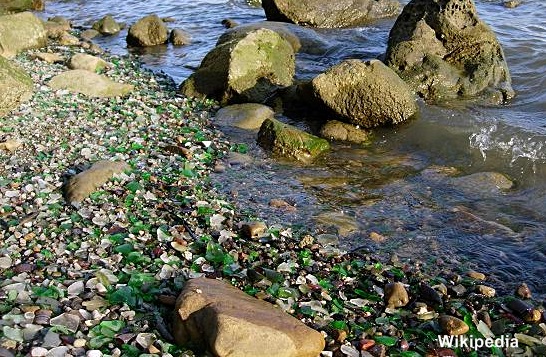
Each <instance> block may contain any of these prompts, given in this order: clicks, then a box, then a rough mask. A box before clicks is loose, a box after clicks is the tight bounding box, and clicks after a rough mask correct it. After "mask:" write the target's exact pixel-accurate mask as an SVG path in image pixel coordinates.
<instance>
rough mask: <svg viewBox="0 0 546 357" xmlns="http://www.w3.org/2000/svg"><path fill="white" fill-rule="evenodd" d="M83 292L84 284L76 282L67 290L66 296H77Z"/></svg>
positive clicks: (80, 281) (79, 281)
mask: <svg viewBox="0 0 546 357" xmlns="http://www.w3.org/2000/svg"><path fill="white" fill-rule="evenodd" d="M84 290H85V284H84V283H83V281H82V280H78V281H75V282H73V283H72V284H70V285H69V286H68V288H67V291H68V295H70V296H74V295H79V294H80V293H82V292H83V291H84Z"/></svg>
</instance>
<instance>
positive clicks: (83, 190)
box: [64, 160, 130, 203]
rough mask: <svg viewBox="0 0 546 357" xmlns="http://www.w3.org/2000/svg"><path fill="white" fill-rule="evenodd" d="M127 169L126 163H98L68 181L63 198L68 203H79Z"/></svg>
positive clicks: (107, 161) (105, 161) (106, 161)
mask: <svg viewBox="0 0 546 357" xmlns="http://www.w3.org/2000/svg"><path fill="white" fill-rule="evenodd" d="M129 168H130V167H129V165H128V164H127V163H125V162H121V161H109V160H103V161H98V162H96V163H94V164H93V166H91V167H90V168H89V169H87V170H85V171H83V172H80V173H79V174H77V175H76V176H73V177H71V178H70V179H69V180H68V182H67V184H66V186H65V188H64V191H65V198H66V200H67V201H68V202H70V203H72V202H81V201H83V200H84V199H85V198H86V197H87V196H89V195H90V194H91V193H92V192H94V191H95V190H96V189H97V188H99V187H100V186H102V185H103V184H105V183H106V182H108V181H109V180H110V179H111V178H112V177H113V176H114V175H115V174H119V173H122V172H123V171H125V170H128V169H129Z"/></svg>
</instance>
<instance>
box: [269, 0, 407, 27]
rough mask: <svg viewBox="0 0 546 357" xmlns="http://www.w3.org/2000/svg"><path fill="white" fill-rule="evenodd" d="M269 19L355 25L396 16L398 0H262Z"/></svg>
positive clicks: (327, 25) (316, 25)
mask: <svg viewBox="0 0 546 357" xmlns="http://www.w3.org/2000/svg"><path fill="white" fill-rule="evenodd" d="M262 6H263V8H264V10H265V15H266V16H267V19H268V20H272V21H284V22H293V23H295V24H298V25H304V26H313V27H328V28H335V27H351V26H359V25H363V24H366V23H369V22H370V21H373V20H376V19H380V18H384V17H390V16H395V15H397V14H398V13H399V12H400V3H399V2H398V0H337V1H332V0H262Z"/></svg>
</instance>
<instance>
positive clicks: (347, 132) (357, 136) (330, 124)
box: [320, 120, 370, 144]
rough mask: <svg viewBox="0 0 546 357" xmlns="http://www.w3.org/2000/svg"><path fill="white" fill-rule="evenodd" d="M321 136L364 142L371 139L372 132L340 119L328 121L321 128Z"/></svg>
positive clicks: (358, 142)
mask: <svg viewBox="0 0 546 357" xmlns="http://www.w3.org/2000/svg"><path fill="white" fill-rule="evenodd" d="M320 136H322V137H323V138H326V139H328V140H339V141H348V142H352V143H356V144H362V143H364V142H366V141H368V140H369V139H370V133H369V132H367V131H365V130H363V129H360V128H358V127H356V126H355V125H353V124H348V123H344V122H341V121H338V120H329V121H327V122H326V123H325V124H324V125H323V126H322V128H320Z"/></svg>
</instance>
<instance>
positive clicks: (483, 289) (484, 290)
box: [476, 285, 496, 297]
mask: <svg viewBox="0 0 546 357" xmlns="http://www.w3.org/2000/svg"><path fill="white" fill-rule="evenodd" d="M476 292H477V293H478V294H482V295H484V296H487V297H494V296H495V293H496V292H495V289H493V288H492V287H489V286H486V285H476Z"/></svg>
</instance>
